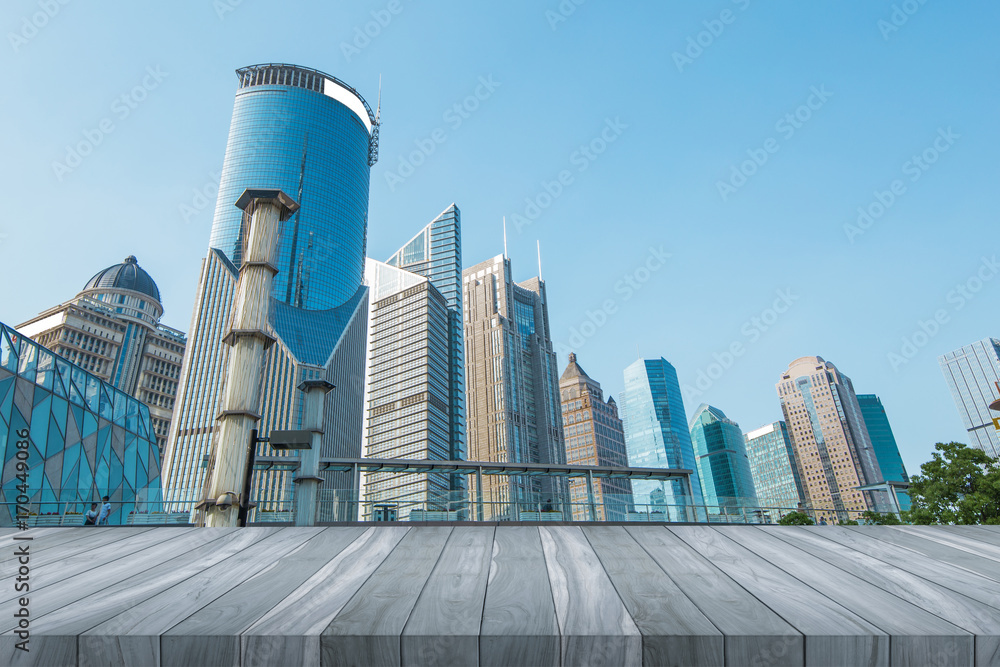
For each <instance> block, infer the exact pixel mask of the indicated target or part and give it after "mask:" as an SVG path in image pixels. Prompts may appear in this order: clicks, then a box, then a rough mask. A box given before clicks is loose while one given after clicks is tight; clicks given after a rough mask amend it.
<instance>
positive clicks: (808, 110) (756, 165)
mask: <svg viewBox="0 0 1000 667" xmlns="http://www.w3.org/2000/svg"><path fill="white" fill-rule="evenodd" d="M831 97H833V93H831V92H830V91H829V90H827V89H826V85H825V84H820V86H819V87H818V88H817V87H816V86H810V88H809V95H808V96H807V97H806V101H805V102H803V103H802V104H800V105H799V106H797V107H796V108H795V109H794V110H793V111H790V112H788V113H786V114H785V115H784V116H782V117H781V118H779V119H778V121H777V122H776V123H775V124H774V130H775V132H778V133H779V134H780V135H781V137H782V139H784V140H785V141H788V140H789V139H791V138H792V137H793V136H795V133H796V132H797V131H799V130H801V129H802V127H803V126H804V125H805V124H806V123H807V122H809V120H810V119H811V118H812V117H813V113H814V112H816V111H819V110H820V109H822V108H823V105H824V104H826V102H827V100H829V99H830V98H831ZM780 149H781V143H780V142H779V141H778V140H777V139H775V138H774V137H768V138H767V139H765V140H764V142H763V145H762V146H761V147H760V148H748V149H747V159H746V160H743V161H742V162H740V163H739V165H732V166H731V169H730V173H729V178H728V179H727V180H725V181H716V182H715V188H716V190H718V192H719V196H720V197H721V198H722V201H724V202H725V201H728V200H729V197H731V196H732V195H734V194H736V191H737V190H739V189H740V188H742V187H743V186H744V185H746V184H747V181H749V180H750V179H751V178H752V177H753V175H754V174H756V173H757V171H758V170H759V169H760V168H761V167H763V166H764V165H765V164H767V161H768V160H770V159H771V156H772V155H774V154H775V153H777V152H778V151H779V150H780Z"/></svg>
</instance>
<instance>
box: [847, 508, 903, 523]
mask: <svg viewBox="0 0 1000 667" xmlns="http://www.w3.org/2000/svg"><path fill="white" fill-rule="evenodd" d="M861 520H862V521H864V522H865V524H867V525H869V526H898V525H900V524H901V523H902V521H900V520H899V518H898V517H897V516H896V515H895V514H893V513H892V512H886V513H885V514H883V513H882V512H875V511H873V510H865V511H864V513H863V514H862V515H861ZM854 523H855V524H857V523H858V522H857V521H855V522H854Z"/></svg>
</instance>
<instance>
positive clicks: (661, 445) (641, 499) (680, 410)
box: [621, 357, 704, 521]
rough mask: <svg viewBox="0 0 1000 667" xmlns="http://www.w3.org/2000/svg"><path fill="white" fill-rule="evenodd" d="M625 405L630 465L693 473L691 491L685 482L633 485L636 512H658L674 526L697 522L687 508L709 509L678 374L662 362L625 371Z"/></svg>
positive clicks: (644, 361)
mask: <svg viewBox="0 0 1000 667" xmlns="http://www.w3.org/2000/svg"><path fill="white" fill-rule="evenodd" d="M621 399H622V408H623V410H622V412H623V413H624V415H623V421H624V426H625V445H626V449H627V451H628V462H629V465H630V466H634V467H637V468H680V469H687V470H690V471H691V477H690V482H691V484H690V488H687V485H685V484H684V483H683V482H682V481H681V480H670V481H666V482H658V481H652V480H633V481H632V492H633V494H634V497H635V504H636V511H640V510H642V509H644V508H648V509H657V510H658V511H665V512H666V513H667V514H668V518H670V519H672V520H680V521H684V520H694V519H695V517H694V516H693V515H692V514H691V513H690V512H688V511H687V509H686V508H687V507H688V506H690V505H692V504H694V505H696V506H698V505H704V499H703V497H702V492H701V480H700V478H699V475H698V467H697V463H696V461H695V456H694V447H693V446H692V445H691V432H690V431H688V427H687V419H686V418H685V416H684V399H683V398H682V397H681V387H680V384H679V383H678V382H677V371H676V370H674V367H673V366H672V365H670V363H669V362H668V361H667V360H666V359H664V358H663V357H660V358H659V359H640V360H638V361H636V362H635V363H634V364H632V365H631V366H629V367H628V368H626V369H625V391H624V392H623V393H622V395H621ZM652 505H663V506H664V507H663V508H662V509H660V508H653V507H651V506H652Z"/></svg>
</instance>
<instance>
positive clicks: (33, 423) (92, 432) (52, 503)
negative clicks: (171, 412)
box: [0, 323, 160, 526]
mask: <svg viewBox="0 0 1000 667" xmlns="http://www.w3.org/2000/svg"><path fill="white" fill-rule="evenodd" d="M25 433H27V437H26V438H25V437H24V434H25ZM24 440H27V441H28V447H27V448H26V449H25V448H24V447H19V446H18V441H24ZM0 443H3V446H4V458H3V500H4V506H3V508H2V511H0V526H11V525H14V521H15V520H16V519H17V516H16V515H17V505H18V504H19V503H17V497H18V496H19V495H21V494H22V490H23V486H24V485H26V486H27V489H28V491H27V493H26V494H24V495H27V496H28V498H29V502H28V503H23V502H22V503H20V504H21V505H22V507H23V506H25V505H27V509H28V510H29V513H31V514H34V515H35V516H29V517H28V520H27V523H28V525H35V523H36V522H37V521H38V518H39V517H41V516H44V515H46V514H59V515H63V517H64V518H63V519H62V521H63V522H64V523H66V522H67V521H70V522H72V523H73V524H74V525H75V524H82V523H83V512H86V511H87V510H89V509H90V503H93V502H99V501H100V500H101V498H102V497H104V496H110V498H111V507H112V511H111V514H110V520H109V522H108V523H110V524H116V525H117V524H124V523H127V522H128V516H129V514H131V513H132V512H136V511H137V512H147V511H149V508H150V505H149V503H155V502H156V501H159V500H160V450H159V448H158V447H157V446H156V434H155V432H154V431H153V424H152V421H151V419H150V415H149V408H148V407H147V406H145V405H143V404H142V403H141V402H139V401H138V400H136V399H135V398H133V397H131V396H129V395H128V394H126V393H124V392H122V391H119V390H118V389H115V388H114V387H113V386H111V384H109V383H107V382H105V381H103V380H101V378H99V377H98V376H96V375H94V374H93V373H90V372H88V371H85V370H84V369H83V368H81V367H80V366H78V365H76V364H73V363H70V362H69V361H67V360H66V359H63V358H62V357H60V356H58V355H55V354H53V353H52V352H51V351H49V350H48V349H46V348H44V347H42V346H41V345H39V344H37V343H35V342H34V341H32V340H31V339H29V338H27V337H26V336H24V335H22V334H19V333H18V332H17V331H16V330H14V329H12V328H10V327H8V326H6V325H4V324H2V323H0ZM22 452H23V453H22ZM22 462H23V463H24V464H25V465H26V468H27V469H26V470H25V469H24V467H23V466H19V464H20V463H22ZM19 468H21V469H19ZM19 476H21V478H20V479H19ZM18 486H22V490H19V489H18ZM22 500H23V498H22ZM76 515H79V516H76Z"/></svg>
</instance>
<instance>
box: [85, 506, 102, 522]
mask: <svg viewBox="0 0 1000 667" xmlns="http://www.w3.org/2000/svg"><path fill="white" fill-rule="evenodd" d="M84 516H85V517H86V520H85V521H84V522H83V525H85V526H95V525H97V517H98V516H100V512H98V511H97V503H90V511H89V512H87V513H86V514H84Z"/></svg>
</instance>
